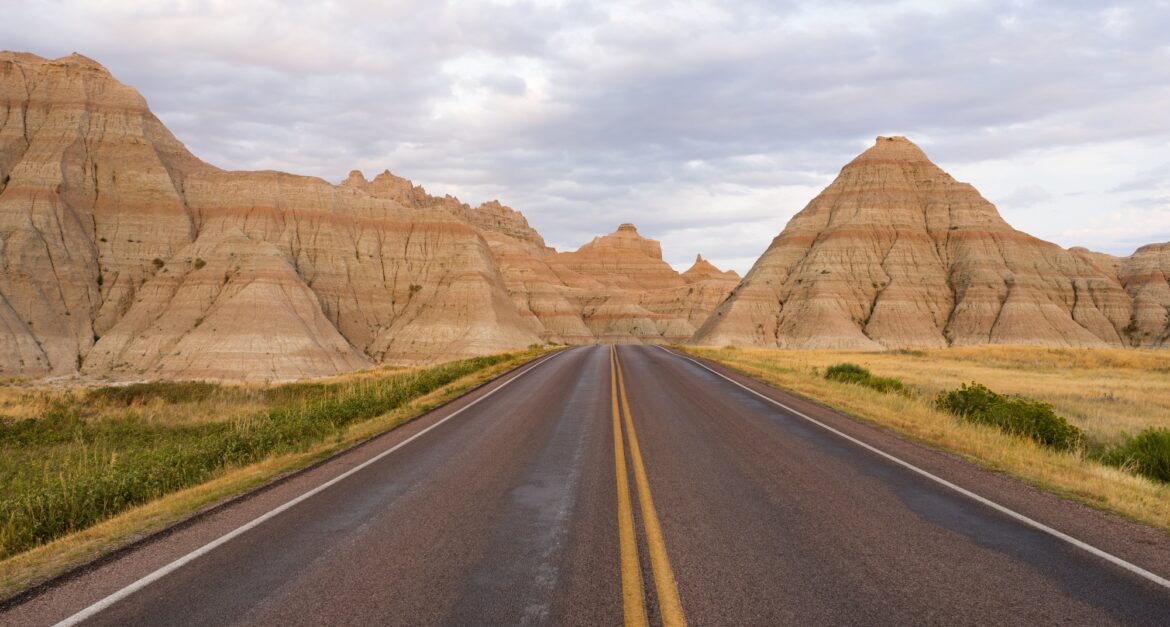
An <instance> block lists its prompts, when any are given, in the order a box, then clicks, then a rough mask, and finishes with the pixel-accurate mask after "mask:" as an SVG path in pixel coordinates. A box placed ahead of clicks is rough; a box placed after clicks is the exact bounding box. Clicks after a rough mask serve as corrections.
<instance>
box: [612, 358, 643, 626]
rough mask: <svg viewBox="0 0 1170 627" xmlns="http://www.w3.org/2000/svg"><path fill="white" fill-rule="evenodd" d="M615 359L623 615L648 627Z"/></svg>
mask: <svg viewBox="0 0 1170 627" xmlns="http://www.w3.org/2000/svg"><path fill="white" fill-rule="evenodd" d="M615 359H616V357H615V356H614V351H613V348H612V347H611V348H610V349H609V386H610V400H611V402H612V409H613V458H614V466H615V470H616V471H617V497H618V508H617V509H618V546H619V548H620V550H621V565H622V613H623V615H624V617H625V624H626V627H645V626H646V625H647V624H648V623H647V622H646V601H645V598H644V597H643V595H642V567H641V565H640V564H638V541H637V539H636V538H635V537H634V506H633V503H632V502H631V501H630V480H629V477H628V475H627V474H626V451H625V447H624V446H623V445H622V423H621V417H620V412H619V411H618V384H617V375H616V372H617V368H616V367H615V364H616V361H615Z"/></svg>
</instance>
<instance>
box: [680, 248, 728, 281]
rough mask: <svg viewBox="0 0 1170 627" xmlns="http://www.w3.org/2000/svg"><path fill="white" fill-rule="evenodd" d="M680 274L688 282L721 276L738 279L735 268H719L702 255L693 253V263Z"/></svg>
mask: <svg viewBox="0 0 1170 627" xmlns="http://www.w3.org/2000/svg"><path fill="white" fill-rule="evenodd" d="M682 276H683V278H684V279H686V281H687V282H688V283H694V282H695V281H702V280H705V279H713V278H723V279H735V280H739V273H738V272H736V271H735V270H727V271H723V270H720V269H719V268H718V267H716V266H715V264H713V263H711V262H710V261H707V260H706V259H703V255H701V254H699V255H695V263H694V264H693V265H691V267H690V268H689V269H687V271H686V272H683V273H682Z"/></svg>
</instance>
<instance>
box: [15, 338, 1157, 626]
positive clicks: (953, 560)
mask: <svg viewBox="0 0 1170 627" xmlns="http://www.w3.org/2000/svg"><path fill="white" fill-rule="evenodd" d="M753 391H754V392H755V393H753ZM757 393H758V394H760V395H763V396H764V397H767V398H770V399H775V400H776V401H779V402H780V403H781V404H782V405H778V404H776V403H773V402H769V401H767V400H765V398H762V397H761V396H759V395H757ZM800 414H803V416H802V415H800ZM810 419H812V420H816V421H820V422H821V423H822V424H823V425H824V426H827V427H830V428H832V429H837V430H839V431H840V432H841V433H840V434H838V433H834V432H832V431H830V430H828V429H826V428H824V427H822V426H820V425H818V424H816V423H814V422H810ZM842 434H844V435H846V436H848V437H849V438H855V439H856V440H858V441H860V442H863V443H865V445H868V446H872V447H874V448H876V449H878V450H880V451H882V452H884V453H886V454H888V455H890V456H893V457H894V458H896V460H899V461H894V460H891V459H890V458H888V457H885V456H883V455H881V454H879V453H876V452H874V451H873V450H870V449H868V448H866V447H865V446H863V445H861V444H858V443H857V442H853V441H850V440H849V439H848V438H846V437H842ZM900 462H901V463H900ZM907 464H909V465H913V466H914V467H916V468H919V469H923V470H924V471H925V472H927V473H930V474H931V475H934V476H937V477H939V478H941V479H943V480H945V481H948V482H953V483H954V484H956V485H958V486H961V487H962V488H963V489H966V490H969V491H971V492H972V493H974V494H978V495H981V496H982V497H985V498H987V499H990V500H991V501H994V502H995V503H996V504H998V505H1000V506H1002V507H1004V508H1006V509H1008V510H1010V511H1011V512H1018V513H1019V515H1022V516H1025V517H1027V518H1029V519H1034V520H1035V521H1038V522H1039V523H1040V524H1042V525H1047V526H1050V527H1052V528H1054V529H1056V530H1058V531H1059V532H1061V533H1064V534H1068V535H1069V536H1071V537H1073V538H1076V539H1078V540H1080V541H1083V542H1085V543H1087V544H1089V545H1092V546H1093V547H1097V548H1098V549H1100V550H1101V551H1102V552H1104V553H1105V554H1107V555H1108V556H1115V557H1116V559H1117V560H1118V561H1120V562H1123V563H1124V564H1131V565H1133V566H1134V567H1135V568H1136V569H1144V570H1146V571H1150V572H1152V573H1154V576H1155V577H1157V576H1161V577H1166V576H1168V575H1170V538H1168V537H1167V536H1166V535H1165V534H1163V533H1161V532H1158V531H1156V530H1153V529H1151V528H1148V527H1143V526H1140V525H1137V524H1134V523H1130V522H1127V521H1124V520H1121V519H1119V518H1117V517H1114V516H1110V515H1107V514H1103V513H1101V512H1098V511H1095V510H1091V509H1088V508H1086V507H1084V506H1081V505H1077V504H1074V503H1071V502H1068V501H1064V500H1062V499H1059V498H1057V497H1054V496H1052V495H1049V494H1046V493H1043V492H1040V491H1037V490H1034V489H1032V488H1030V487H1028V486H1026V485H1023V484H1021V483H1019V482H1017V481H1014V480H1011V479H1009V478H1006V477H1004V476H1002V475H998V474H995V473H990V472H987V471H983V470H980V469H978V468H976V467H974V466H972V465H970V464H967V463H965V462H963V461H961V460H957V459H955V458H953V457H951V456H948V455H945V454H941V453H937V452H934V451H931V450H929V449H926V448H925V447H922V446H919V445H917V444H914V443H910V442H907V441H905V440H902V439H900V438H897V437H895V436H892V435H891V434H889V433H887V432H885V431H883V430H880V429H877V428H874V427H871V426H867V425H864V424H861V423H858V422H857V421H854V420H851V419H849V418H846V417H844V416H841V415H840V414H837V413H836V412H833V411H831V410H828V409H825V408H823V407H821V406H818V405H816V404H814V403H810V402H808V401H804V400H802V399H799V398H795V397H792V396H791V395H788V394H785V393H783V392H781V391H779V390H775V389H773V388H770V387H767V386H764V385H762V384H758V383H755V382H752V381H749V380H747V379H745V378H743V377H741V376H739V375H736V374H734V373H731V372H729V371H727V370H725V369H723V368H721V367H719V366H717V365H714V364H703V363H700V362H699V361H697V360H692V359H690V358H687V357H685V356H681V355H677V354H674V353H672V352H670V351H668V350H666V349H662V348H659V347H651V346H622V347H620V348H618V349H616V350H613V349H611V348H610V347H606V346H590V347H579V348H574V349H569V350H566V351H563V352H561V353H558V354H555V355H553V356H551V357H547V358H545V359H544V360H543V361H541V362H539V363H536V364H535V365H533V366H531V367H527V368H522V369H518V370H516V371H513V372H512V373H510V374H509V375H506V376H504V377H501V378H500V379H498V380H496V381H495V382H493V383H491V384H489V385H487V386H484V387H483V388H480V389H479V390H477V391H475V392H473V393H471V394H469V395H467V396H465V397H463V398H461V399H459V400H457V401H455V402H453V403H451V404H449V405H447V406H444V407H442V408H439V409H437V410H435V411H433V412H431V413H429V414H428V415H426V416H423V417H421V418H419V419H418V420H416V421H414V422H412V423H410V424H408V425H406V426H404V427H402V428H399V429H397V430H395V431H392V432H390V433H388V434H385V435H383V436H381V437H379V438H376V439H374V440H372V441H370V442H368V443H366V444H365V445H362V446H360V447H357V448H355V449H353V450H352V451H349V452H347V453H345V454H342V455H339V456H337V457H336V458H333V459H331V460H330V461H328V462H327V463H324V464H321V465H319V466H317V467H314V468H312V469H310V470H309V471H307V472H304V473H301V474H298V475H296V476H294V477H292V478H290V479H289V480H287V481H284V482H281V483H279V484H276V485H274V486H271V487H269V488H266V489H264V490H260V491H258V492H256V493H255V494H253V495H250V496H249V497H247V498H244V499H240V500H238V501H235V502H232V503H230V504H229V505H227V506H225V507H222V508H220V509H218V510H216V511H214V512H212V513H210V514H208V515H206V516H203V517H200V518H199V519H197V520H195V521H193V522H192V523H190V524H187V525H182V526H180V527H178V528H176V529H174V530H172V531H171V532H169V533H167V534H162V535H160V536H158V537H156V538H153V539H151V540H150V541H148V542H144V543H142V544H141V545H139V546H136V547H134V548H132V549H130V550H127V551H123V552H121V553H119V554H118V555H117V556H115V557H114V558H113V559H108V560H105V561H102V562H100V563H98V564H95V565H93V566H91V567H90V568H88V569H86V570H83V571H81V572H78V573H76V574H74V575H73V576H70V577H68V578H65V579H63V580H62V581H60V582H58V583H56V584H54V585H52V586H48V587H45V588H44V589H42V590H38V591H37V592H36V593H35V594H33V595H30V596H28V597H27V598H23V599H20V600H19V602H18V603H16V604H11V605H10V606H8V607H5V608H3V609H2V610H0V624H3V625H9V624H11V625H40V624H55V623H58V622H59V621H62V620H67V619H70V617H77V618H79V619H84V620H80V621H79V622H84V624H93V625H126V624H135V625H156V624H157V625H222V624H282V625H284V624H329V625H354V624H403V625H440V624H445V625H470V624H476V625H479V624H495V625H513V624H567V625H599V624H620V623H623V622H624V623H625V624H667V625H674V624H684V623H690V624H694V625H708V624H710V625H719V624H735V625H750V624H759V625H777V624H793V625H819V624H843V623H848V624H867V625H878V624H890V625H893V624H899V625H905V624H980V625H984V624H1021V625H1022V624H1029V625H1033V624H1052V623H1061V624H1085V625H1089V624H1092V625H1108V624H1125V625H1147V624H1148V625H1165V624H1167V623H1168V622H1170V589H1167V588H1166V587H1164V586H1162V585H1160V584H1158V583H1157V582H1155V581H1152V580H1151V579H1150V578H1148V577H1143V576H1141V575H1140V574H1135V573H1134V572H1131V571H1130V570H1126V569H1125V568H1123V567H1122V566H1118V565H1117V564H1115V563H1111V562H1110V561H1107V560H1106V559H1102V558H1101V557H1099V556H1096V555H1093V554H1091V553H1090V552H1087V551H1086V550H1084V549H1083V548H1080V547H1078V546H1074V545H1073V544H1070V543H1069V542H1067V541H1065V540H1063V539H1061V538H1058V537H1056V536H1054V535H1052V534H1051V533H1046V532H1045V531H1042V530H1040V529H1037V528H1036V527H1035V526H1029V525H1028V524H1025V523H1023V522H1021V521H1020V520H1019V519H1018V518H1017V517H1013V516H1012V515H1009V514H1006V513H1004V511H999V510H997V509H994V508H993V507H989V506H988V505H987V504H984V503H980V502H978V501H977V500H974V499H972V498H971V497H970V496H968V495H964V494H961V493H959V492H956V491H955V490H954V489H952V488H949V487H947V486H946V485H943V484H941V483H939V482H938V481H935V480H932V479H931V478H929V477H927V476H924V475H923V474H922V473H919V472H915V471H913V470H911V469H910V468H908V467H907ZM322 486H327V487H324V488H322ZM306 495H308V496H306ZM298 499H299V500H298ZM290 503H292V504H291V505H290ZM273 512H276V513H273ZM257 521H258V522H257ZM169 564H174V565H176V566H174V567H172V568H171V569H170V570H169V571H167V570H164V571H160V569H166V568H167V567H168V565H169ZM160 572H162V573H165V574H161V575H159V574H157V573H160ZM152 573H156V575H154V576H152ZM136 582H138V583H136ZM119 591H125V592H119ZM79 613H80V614H79Z"/></svg>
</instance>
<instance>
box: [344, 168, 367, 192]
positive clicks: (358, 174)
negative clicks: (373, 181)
mask: <svg viewBox="0 0 1170 627" xmlns="http://www.w3.org/2000/svg"><path fill="white" fill-rule="evenodd" d="M341 184H342V185H344V186H346V187H363V188H364V187H365V186H366V185H367V184H369V181H367V180H366V175H365V174H362V171H361V170H350V171H349V176H347V177H345V180H344V181H342V182H341Z"/></svg>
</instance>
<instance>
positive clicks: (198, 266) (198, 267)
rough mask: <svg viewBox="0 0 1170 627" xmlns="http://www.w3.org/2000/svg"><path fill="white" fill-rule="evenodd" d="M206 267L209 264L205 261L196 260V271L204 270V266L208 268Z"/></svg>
mask: <svg viewBox="0 0 1170 627" xmlns="http://www.w3.org/2000/svg"><path fill="white" fill-rule="evenodd" d="M206 265H207V262H206V261H204V260H203V259H200V258H196V259H195V269H196V270H202V269H203V266H206Z"/></svg>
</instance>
